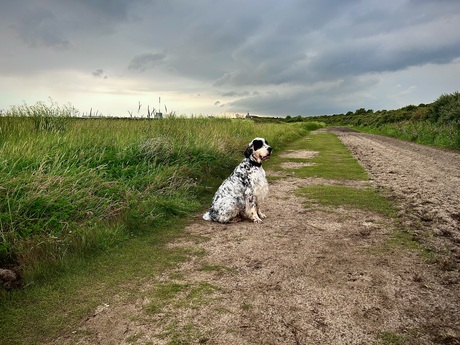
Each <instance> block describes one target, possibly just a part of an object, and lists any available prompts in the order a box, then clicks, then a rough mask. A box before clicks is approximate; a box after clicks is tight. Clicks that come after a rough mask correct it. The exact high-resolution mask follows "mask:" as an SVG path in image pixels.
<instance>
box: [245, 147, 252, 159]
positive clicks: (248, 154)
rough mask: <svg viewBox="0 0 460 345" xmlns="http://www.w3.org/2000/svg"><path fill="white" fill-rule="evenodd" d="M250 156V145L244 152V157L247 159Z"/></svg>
mask: <svg viewBox="0 0 460 345" xmlns="http://www.w3.org/2000/svg"><path fill="white" fill-rule="evenodd" d="M251 155H252V145H249V146H248V147H247V149H246V151H244V156H245V157H246V158H249V157H251Z"/></svg>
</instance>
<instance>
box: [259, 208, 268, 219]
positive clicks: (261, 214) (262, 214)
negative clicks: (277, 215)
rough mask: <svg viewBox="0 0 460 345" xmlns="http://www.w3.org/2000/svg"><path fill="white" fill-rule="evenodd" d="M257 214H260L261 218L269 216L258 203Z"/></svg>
mask: <svg viewBox="0 0 460 345" xmlns="http://www.w3.org/2000/svg"><path fill="white" fill-rule="evenodd" d="M257 214H258V215H259V217H260V219H265V218H267V216H266V215H265V214H264V213H262V211H261V210H260V206H259V205H257Z"/></svg>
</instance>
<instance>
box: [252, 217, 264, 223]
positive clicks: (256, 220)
mask: <svg viewBox="0 0 460 345" xmlns="http://www.w3.org/2000/svg"><path fill="white" fill-rule="evenodd" d="M254 223H257V224H262V223H263V221H262V219H260V218H259V217H256V218H254Z"/></svg>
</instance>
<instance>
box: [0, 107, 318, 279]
mask: <svg viewBox="0 0 460 345" xmlns="http://www.w3.org/2000/svg"><path fill="white" fill-rule="evenodd" d="M69 109H70V110H69ZM71 109H72V108H71V107H65V108H59V107H58V106H57V105H55V104H52V105H51V107H48V108H47V107H46V106H45V105H44V104H43V103H38V104H37V105H35V106H26V105H24V106H22V107H14V108H13V109H12V110H11V111H10V112H7V114H6V116H3V117H0V157H1V158H0V163H1V164H0V181H1V183H0V230H1V242H0V264H3V265H10V264H12V265H19V266H20V267H21V269H23V270H26V271H30V269H31V268H33V270H32V271H34V272H35V273H40V274H48V273H46V272H50V271H49V270H48V269H47V268H48V265H49V264H50V263H51V264H59V263H60V262H61V261H62V260H63V259H64V258H65V257H67V256H69V255H70V256H72V255H77V256H78V255H82V254H88V253H94V252H95V251H97V250H106V249H108V248H111V247H113V246H115V245H118V244H120V243H121V242H123V241H125V240H127V239H128V238H130V237H132V236H137V235H140V234H142V233H144V232H146V231H154V228H155V227H158V226H161V224H162V222H163V221H164V220H167V219H169V218H171V217H182V216H184V215H186V214H188V213H190V212H192V211H196V210H198V209H200V208H202V205H203V199H201V198H202V197H207V196H209V195H208V193H209V191H210V190H211V189H212V187H214V186H215V185H216V183H218V181H221V180H222V178H223V177H224V176H226V175H227V174H228V172H229V171H230V170H231V169H233V167H234V166H235V165H236V164H237V162H238V161H239V160H240V159H241V158H242V154H241V153H242V151H243V150H244V147H242V146H241V145H242V143H246V142H247V143H249V142H250V140H251V139H252V138H254V137H255V136H264V137H266V138H267V140H268V141H269V142H270V144H271V145H272V146H273V147H274V148H275V150H278V149H280V148H282V147H283V145H285V143H286V142H288V141H290V140H293V139H295V138H298V137H299V136H301V135H303V134H305V133H306V131H307V130H308V129H307V128H309V126H310V124H306V123H305V124H292V125H287V124H275V123H260V124H254V123H253V122H252V121H248V120H230V119H204V118H194V119H186V118H179V117H173V118H168V119H164V120H163V121H153V120H128V119H77V118H75V117H73V115H74V113H73V112H74V111H73V110H71ZM316 126H319V125H316ZM316 128H317V127H316ZM43 263H45V267H46V269H40V267H39V266H40V265H41V264H43ZM40 274H39V275H40ZM51 274H53V273H51ZM37 278H38V276H35V277H34V278H33V279H37Z"/></svg>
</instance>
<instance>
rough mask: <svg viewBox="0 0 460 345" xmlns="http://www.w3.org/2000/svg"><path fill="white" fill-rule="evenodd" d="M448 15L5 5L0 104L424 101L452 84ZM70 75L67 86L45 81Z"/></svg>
mask: <svg viewBox="0 0 460 345" xmlns="http://www.w3.org/2000/svg"><path fill="white" fill-rule="evenodd" d="M459 22H460V2H459V1H458V0H440V1H430V0H417V1H415V0H394V1H386V2H381V1H378V0H349V1H343V0H330V1H321V0H309V1H301V0H285V1H279V0H266V1H244V0H234V1H230V0H227V1H225V0H224V1H212V0H199V1H183V0H170V1H158V0H132V1H120V0H74V1H60V0H35V1H27V0H15V1H7V2H5V4H3V5H2V10H1V11H0V41H1V42H2V50H1V51H0V59H1V61H2V64H1V65H0V79H1V80H0V108H1V107H4V106H5V104H6V105H8V104H10V102H12V101H11V100H10V99H14V100H16V99H19V100H20V101H21V100H22V99H24V94H27V95H30V97H31V98H33V101H35V100H36V98H37V97H39V96H34V95H40V97H41V96H42V94H45V97H47V96H48V95H49V96H52V97H53V98H54V99H56V100H59V98H60V97H63V98H64V99H63V102H67V101H70V102H72V100H75V99H84V100H85V101H86V100H88V101H87V102H90V98H91V99H92V100H91V106H94V104H95V103H97V102H98V100H100V99H102V97H104V98H103V99H104V101H103V102H102V103H103V104H104V105H103V106H104V107H110V106H113V107H114V104H115V102H112V101H108V100H109V99H111V100H113V101H115V98H117V96H120V95H121V94H123V95H125V97H126V99H129V102H132V103H134V104H137V102H138V101H139V99H142V97H145V98H146V99H149V98H151V97H152V92H158V91H152V90H161V93H162V95H165V97H166V95H167V94H169V95H170V97H174V100H175V102H176V104H174V105H173V106H174V108H175V109H177V111H178V112H185V113H208V112H209V113H212V112H213V111H215V109H216V107H219V108H222V110H223V111H228V112H232V111H233V112H238V113H246V112H247V111H249V112H250V113H254V114H257V113H259V114H274V115H276V114H290V115H297V114H318V113H335V112H346V111H348V110H355V109H357V108H360V107H366V108H373V109H378V108H379V107H383V108H386V109H391V107H393V106H397V105H399V104H401V103H402V104H404V102H412V103H413V102H415V103H417V102H418V103H427V102H430V101H432V100H433V99H435V98H436V97H437V96H438V95H439V94H441V93H445V92H452V91H456V90H455V89H454V88H458V78H459V77H460V76H459V73H460V72H457V70H458V66H459V61H460V36H459V35H458V34H457V32H458V23H459ZM95 66H96V67H97V68H96V67H95ZM98 66H103V68H102V67H98ZM88 71H90V73H91V74H90V73H88ZM107 71H110V74H108V73H107ZM439 73H441V74H439ZM69 75H71V76H72V77H73V78H74V79H73V83H72V87H73V88H74V89H76V90H78V92H76V93H72V92H71V91H65V92H64V90H63V89H62V88H57V87H55V85H58V84H59V85H62V83H64V84H65V83H66V81H67V80H68V76H69ZM31 76H33V79H34V80H35V81H36V84H35V87H32V86H31V83H30V80H31ZM51 76H52V77H51ZM108 76H110V78H111V83H95V79H94V78H101V79H103V78H107V77H108ZM153 76H154V77H155V78H153ZM422 76H423V77H424V78H422ZM58 79H59V80H58ZM434 80H436V82H434ZM12 81H14V83H13V82H12ZM398 83H399V84H401V88H400V89H397V88H395V87H394V85H397V84H398ZM109 84H110V85H109ZM1 85H16V87H15V88H11V87H10V88H7V87H3V88H2V87H1ZM21 85H30V86H29V89H26V88H24V87H22V86H21ZM37 85H39V87H37ZM90 89H91V90H95V92H89V90H90ZM38 90H40V91H41V93H39V92H38ZM69 90H70V88H69ZM402 90H407V92H402ZM13 94H14V95H15V96H14V97H13ZM96 94H97V97H98V98H95V97H96V96H95V95H96ZM198 94H199V95H200V96H199V97H197V96H196V95H198ZM7 95H10V96H7ZM192 95H193V96H192ZM92 97H94V98H92ZM155 97H156V95H155ZM131 98H132V99H131ZM216 100H218V101H216ZM26 101H27V100H26ZM116 101H120V98H118V99H116ZM76 105H77V106H78V104H76ZM84 107H87V106H86V105H84ZM118 107H119V106H118ZM101 111H104V112H105V113H110V112H113V113H115V112H118V111H119V110H118V108H117V109H114V110H103V109H102V108H101Z"/></svg>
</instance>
